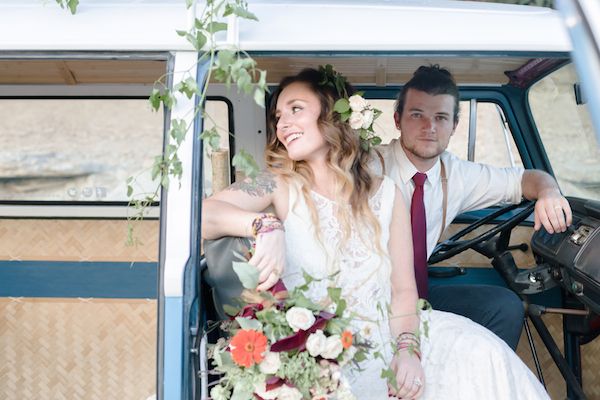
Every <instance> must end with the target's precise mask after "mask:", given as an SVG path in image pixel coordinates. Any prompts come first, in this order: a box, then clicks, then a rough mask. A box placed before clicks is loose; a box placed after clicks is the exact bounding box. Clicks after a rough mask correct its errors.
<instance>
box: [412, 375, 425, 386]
mask: <svg viewBox="0 0 600 400" xmlns="http://www.w3.org/2000/svg"><path fill="white" fill-rule="evenodd" d="M413 385H415V386H417V387H421V386H423V382H421V379H419V378H418V377H417V378H415V379H413Z"/></svg>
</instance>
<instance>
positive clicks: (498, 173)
mask: <svg viewBox="0 0 600 400" xmlns="http://www.w3.org/2000/svg"><path fill="white" fill-rule="evenodd" d="M379 150H380V151H381V153H382V156H383V159H384V163H385V175H387V176H389V177H390V178H392V180H393V181H394V182H395V183H396V185H397V186H398V187H399V188H400V191H401V192H402V194H403V196H404V200H405V201H406V206H407V207H408V208H409V209H410V202H411V199H412V195H413V191H414V190H415V185H414V183H413V181H412V177H413V175H414V174H415V173H416V172H419V171H418V170H417V168H416V167H415V166H414V165H413V164H412V162H410V160H409V159H408V157H407V156H406V153H405V152H404V149H403V148H402V146H401V144H400V140H399V139H395V140H393V141H392V142H391V143H390V144H389V145H387V146H381V147H380V148H379ZM440 157H441V159H442V160H443V162H444V167H445V169H446V177H447V179H448V185H447V187H448V203H447V209H446V226H448V225H449V224H450V223H452V221H453V220H454V218H455V217H456V216H457V215H458V214H460V213H463V212H465V211H471V210H479V209H482V208H486V207H489V206H492V205H494V204H498V203H518V202H519V201H521V198H522V192H521V178H522V176H523V171H524V170H523V168H519V167H515V168H498V167H492V166H489V165H484V164H478V163H474V162H470V161H465V160H462V159H460V158H458V157H457V156H455V155H454V154H452V153H449V152H447V151H445V152H444V153H442V154H441V155H440ZM377 164H379V163H378V162H375V163H373V165H374V166H375V165H377ZM375 169H376V170H377V169H378V168H375ZM440 171H441V168H440V160H439V159H438V161H437V162H436V163H435V165H434V166H433V167H431V169H429V170H428V171H423V172H425V173H426V174H427V180H426V181H425V184H424V186H423V188H424V198H423V201H424V203H425V213H426V219H427V257H429V256H430V255H431V253H432V252H433V249H434V247H435V245H436V244H437V241H438V239H439V237H440V235H441V233H442V232H441V230H442V214H443V198H444V196H443V191H442V181H441V176H440Z"/></svg>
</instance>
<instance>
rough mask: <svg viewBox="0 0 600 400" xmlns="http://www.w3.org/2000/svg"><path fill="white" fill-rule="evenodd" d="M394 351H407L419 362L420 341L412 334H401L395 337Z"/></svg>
mask: <svg viewBox="0 0 600 400" xmlns="http://www.w3.org/2000/svg"><path fill="white" fill-rule="evenodd" d="M395 345H396V351H397V352H400V351H402V350H407V351H408V352H409V353H410V354H411V355H412V354H414V355H416V356H417V358H418V359H419V360H421V350H420V346H421V341H420V340H419V338H418V337H417V335H415V334H414V333H412V332H402V333H401V334H399V335H398V336H397V337H396V343H395Z"/></svg>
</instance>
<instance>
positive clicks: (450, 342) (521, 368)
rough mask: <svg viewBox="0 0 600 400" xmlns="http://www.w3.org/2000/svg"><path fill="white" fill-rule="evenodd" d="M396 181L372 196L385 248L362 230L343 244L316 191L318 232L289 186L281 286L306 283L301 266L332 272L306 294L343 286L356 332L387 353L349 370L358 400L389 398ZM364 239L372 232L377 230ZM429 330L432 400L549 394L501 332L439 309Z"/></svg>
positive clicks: (329, 207)
mask: <svg viewBox="0 0 600 400" xmlns="http://www.w3.org/2000/svg"><path fill="white" fill-rule="evenodd" d="M394 196H395V186H394V183H393V181H392V180H391V179H389V178H387V177H385V178H384V180H383V183H382V184H381V186H380V187H379V189H378V190H377V193H376V194H375V195H374V196H373V197H372V198H371V199H370V200H369V204H370V206H371V209H372V210H373V212H374V214H375V216H376V217H377V219H378V220H379V223H380V224H381V230H382V234H381V243H380V245H381V249H382V250H383V251H382V252H378V251H373V250H372V249H371V246H368V245H366V244H365V243H368V241H369V240H371V241H372V239H373V238H372V237H364V238H361V237H360V235H359V230H358V229H354V225H353V229H352V235H351V237H350V238H349V240H347V241H346V242H345V244H344V245H343V246H340V242H341V235H342V230H341V228H340V224H339V222H338V220H337V218H336V212H335V203H334V202H333V201H331V200H329V199H327V198H325V197H323V196H321V195H319V194H317V193H315V192H311V198H312V201H313V203H314V205H315V206H316V210H317V214H318V219H319V229H318V233H317V231H316V229H315V226H314V224H313V223H312V218H311V213H310V211H309V208H308V206H307V204H306V202H305V200H304V198H303V196H302V195H301V194H300V191H299V189H298V187H297V186H294V185H290V196H289V199H290V207H289V212H288V216H287V218H286V220H285V222H284V226H285V230H286V232H285V235H286V244H287V245H286V252H287V265H286V271H285V273H284V277H283V280H284V283H285V284H286V286H287V287H288V288H289V289H291V288H293V287H295V286H297V285H300V284H303V283H304V281H303V279H302V271H306V272H307V273H308V274H310V275H311V276H313V277H315V278H326V277H328V276H331V275H332V274H333V273H334V272H337V274H336V275H335V278H334V280H335V282H331V281H328V280H327V279H324V280H322V281H319V282H313V283H312V284H311V287H310V290H309V293H308V294H309V296H310V297H311V298H313V300H315V301H318V300H320V299H322V298H324V297H325V295H326V290H327V287H328V286H329V285H331V284H333V285H335V286H337V287H340V288H341V289H342V293H343V297H344V299H345V300H346V301H347V304H348V306H347V311H348V312H354V313H356V315H357V317H356V318H354V319H353V322H352V325H353V329H354V330H356V331H359V332H360V334H361V336H363V337H365V338H367V339H368V340H369V341H370V342H372V343H375V344H376V346H377V347H378V350H379V351H380V352H381V353H382V354H383V355H384V359H385V361H384V360H382V359H381V358H369V359H367V360H366V361H364V362H363V363H361V365H360V366H361V369H362V370H361V371H359V372H358V371H354V372H349V373H348V374H347V377H346V378H347V379H348V380H349V381H350V383H351V386H352V392H353V394H354V395H355V396H356V398H357V399H370V400H379V399H388V388H387V382H386V381H385V379H383V378H381V371H382V369H384V368H386V364H387V363H388V362H389V360H391V358H392V346H391V345H390V344H391V343H392V337H391V334H390V329H389V323H388V320H387V316H386V314H387V313H386V311H385V310H387V306H388V305H389V303H390V297H391V284H390V273H391V262H390V259H389V255H388V252H387V244H388V240H389V226H390V223H391V218H392V208H393V204H394ZM366 236H373V235H372V234H369V235H366ZM425 321H427V322H426V323H427V324H428V328H429V329H428V331H429V333H428V335H427V336H426V337H425V336H423V337H421V353H422V363H423V367H424V370H425V390H424V394H423V396H422V397H421V398H422V399H427V400H440V399H446V400H452V399H456V400H459V399H460V400H468V399H473V400H475V399H477V400H479V399H486V400H491V399H499V400H500V399H502V400H504V399H506V400H509V399H510V400H518V399H528V400H529V399H549V397H548V395H547V393H546V391H545V390H544V388H543V387H542V385H541V384H540V383H539V381H538V380H537V379H536V377H535V376H534V375H533V374H532V373H531V371H530V370H529V368H528V367H527V366H526V365H525V364H523V362H522V361H521V360H520V359H519V357H518V356H517V355H516V354H515V353H514V352H513V351H512V350H511V349H510V348H509V347H508V346H507V345H506V344H505V343H504V341H502V340H501V339H499V338H498V337H497V336H495V335H494V334H493V333H491V332H490V331H488V330H487V329H486V328H484V327H482V326H480V325H478V324H476V323H474V322H472V321H471V320H469V319H467V318H464V317H461V316H458V315H455V314H451V313H445V312H441V311H426V312H424V313H422V315H421V324H422V326H423V324H424V322H425Z"/></svg>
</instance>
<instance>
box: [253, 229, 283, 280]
mask: <svg viewBox="0 0 600 400" xmlns="http://www.w3.org/2000/svg"><path fill="white" fill-rule="evenodd" d="M248 263H249V264H250V265H253V266H255V267H256V269H258V272H259V275H258V283H259V284H258V286H257V287H256V289H257V290H258V291H264V290H268V289H270V288H271V287H272V286H273V285H274V284H275V283H276V282H277V281H278V280H279V278H281V274H282V273H283V268H284V266H285V232H284V231H283V230H280V229H275V230H273V231H271V232H266V233H260V234H258V235H257V236H256V248H255V249H254V256H252V258H251V259H250V260H249V261H248Z"/></svg>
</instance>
